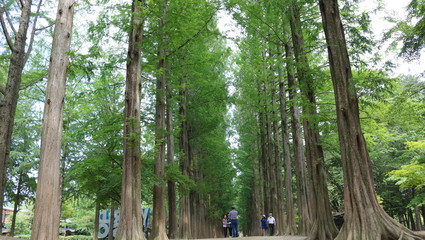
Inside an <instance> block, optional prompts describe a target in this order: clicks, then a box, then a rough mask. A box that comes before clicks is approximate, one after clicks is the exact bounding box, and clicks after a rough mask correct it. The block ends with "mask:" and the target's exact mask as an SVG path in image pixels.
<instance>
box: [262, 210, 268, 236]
mask: <svg viewBox="0 0 425 240" xmlns="http://www.w3.org/2000/svg"><path fill="white" fill-rule="evenodd" d="M260 221H261V229H262V230H263V236H266V231H267V218H266V215H263V217H262V218H261V220H260Z"/></svg>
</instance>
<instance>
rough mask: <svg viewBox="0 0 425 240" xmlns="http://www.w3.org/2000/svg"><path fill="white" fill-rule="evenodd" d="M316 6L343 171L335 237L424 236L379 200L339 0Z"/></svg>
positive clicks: (407, 239) (399, 239)
mask: <svg viewBox="0 0 425 240" xmlns="http://www.w3.org/2000/svg"><path fill="white" fill-rule="evenodd" d="M319 5H320V12H321V15H322V22H323V28H324V30H325V36H326V43H327V48H328V56H329V63H330V70H331V75H332V82H333V87H334V93H335V101H336V113H337V125H338V135H339V145H340V151H341V157H342V168H343V173H344V208H345V217H344V225H343V227H342V229H341V231H340V232H339V234H338V236H337V237H336V240H354V239H363V240H372V239H373V240H375V239H386V240H413V239H423V238H421V237H419V236H417V235H415V233H413V232H412V231H411V230H409V229H407V228H406V227H404V226H403V225H401V224H400V223H398V222H396V221H395V220H394V219H392V218H391V217H390V216H389V215H388V214H387V213H386V212H385V211H384V210H383V209H382V208H381V206H380V205H379V203H378V200H377V198H376V192H375V189H374V180H373V176H372V167H371V161H370V157H369V154H368V150H367V147H366V141H365V139H364V136H363V133H362V130H361V126H360V117H359V104H358V99H357V93H356V90H355V86H354V84H353V81H352V77H353V76H352V72H351V65H350V60H349V55H348V51H347V43H346V41H345V34H344V28H343V25H342V22H341V17H340V15H339V6H338V0H319Z"/></svg>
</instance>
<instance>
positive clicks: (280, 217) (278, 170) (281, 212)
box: [270, 68, 286, 235]
mask: <svg viewBox="0 0 425 240" xmlns="http://www.w3.org/2000/svg"><path fill="white" fill-rule="evenodd" d="M271 70H272V72H274V69H273V68H272V69H271ZM279 81H280V79H279ZM270 83H271V97H272V105H271V108H272V111H271V116H272V118H273V119H274V120H273V121H272V131H273V147H274V162H275V166H274V167H273V169H272V171H275V188H276V206H275V207H274V208H275V210H274V213H273V214H274V216H275V218H276V222H275V235H283V234H284V227H285V222H286V216H285V208H284V206H285V204H284V199H283V177H282V168H283V164H282V158H281V153H280V149H279V145H280V143H279V130H278V119H279V117H278V116H277V113H276V112H277V108H278V106H277V103H276V97H277V96H278V94H277V93H276V92H277V91H276V79H275V78H274V77H271V79H270Z"/></svg>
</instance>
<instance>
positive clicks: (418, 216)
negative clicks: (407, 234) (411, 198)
mask: <svg viewBox="0 0 425 240" xmlns="http://www.w3.org/2000/svg"><path fill="white" fill-rule="evenodd" d="M414 209H415V217H416V231H423V230H424V229H423V226H422V219H421V213H420V212H419V207H418V205H416V204H415V205H414Z"/></svg>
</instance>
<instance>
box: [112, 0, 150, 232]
mask: <svg viewBox="0 0 425 240" xmlns="http://www.w3.org/2000/svg"><path fill="white" fill-rule="evenodd" d="M143 5H144V0H133V1H132V7H131V14H132V15H131V30H130V37H129V44H128V55H127V75H126V86H125V113H124V159H123V173H122V190H121V208H120V225H119V227H118V233H117V236H116V239H117V240H140V239H145V235H144V233H143V228H142V226H143V224H142V209H141V167H142V160H141V154H140V134H141V128H140V91H141V81H140V79H141V64H142V56H141V47H142V40H143V22H144V21H143V20H144V17H143Z"/></svg>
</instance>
